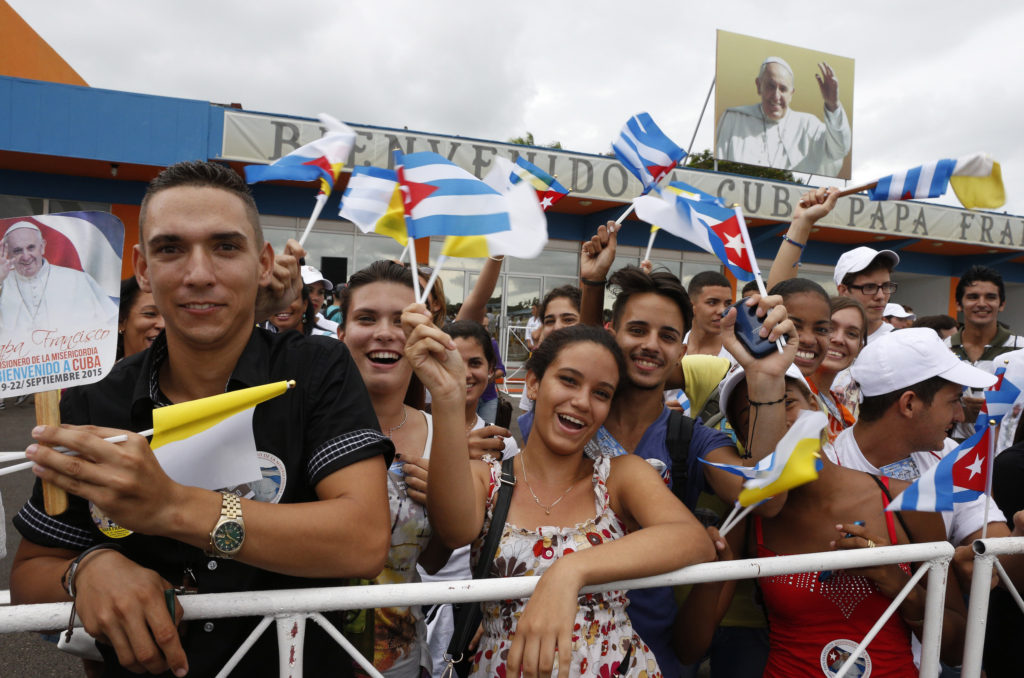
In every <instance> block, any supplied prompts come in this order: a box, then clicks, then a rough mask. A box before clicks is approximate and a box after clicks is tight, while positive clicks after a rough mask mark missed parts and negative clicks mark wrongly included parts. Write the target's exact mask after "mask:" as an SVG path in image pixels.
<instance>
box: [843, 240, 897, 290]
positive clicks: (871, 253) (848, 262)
mask: <svg viewBox="0 0 1024 678" xmlns="http://www.w3.org/2000/svg"><path fill="white" fill-rule="evenodd" d="M877 257H883V258H885V259H888V260H889V263H890V265H891V266H893V267H895V266H896V265H897V264H898V263H900V255H898V254H896V253H895V252H893V251H892V250H881V251H878V250H873V249H871V248H870V247H858V248H856V249H852V250H850V251H849V252H844V253H843V255H842V256H841V257H839V261H837V262H836V271H835V273H834V274H833V275H832V280H834V281H835V283H836V285H842V284H843V278H845V277H846V276H847V275H848V274H850V273H858V272H860V271H863V270H864V269H865V268H867V267H868V266H870V265H871V262H872V261H874V260H875V259H876V258H877Z"/></svg>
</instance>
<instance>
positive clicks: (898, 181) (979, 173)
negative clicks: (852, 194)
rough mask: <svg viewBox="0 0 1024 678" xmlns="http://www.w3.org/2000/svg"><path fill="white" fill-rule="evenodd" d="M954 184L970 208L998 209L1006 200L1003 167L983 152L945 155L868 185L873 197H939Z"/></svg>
mask: <svg viewBox="0 0 1024 678" xmlns="http://www.w3.org/2000/svg"><path fill="white" fill-rule="evenodd" d="M950 184H952V185H953V191H954V193H956V196H957V199H958V200H960V203H961V204H962V205H963V206H964V207H966V208H968V209H975V208H978V207H985V208H989V209H995V208H997V207H1002V205H1003V204H1004V203H1005V202H1006V194H1005V191H1004V189H1003V178H1002V170H1001V169H1000V167H999V163H997V162H995V161H994V160H992V158H990V157H989V156H987V155H985V154H984V153H976V154H974V155H970V156H966V157H964V158H959V159H950V158H945V159H943V160H939V161H938V162H933V163H931V164H928V165H921V166H919V167H914V168H912V169H909V170H907V171H905V172H899V173H897V174H890V175H889V176H887V177H882V178H881V179H879V180H878V182H877V184H876V185H875V187H874V188H871V189H868V196H869V197H870V198H871V199H872V200H911V199H914V198H937V197H939V196H940V195H943V194H944V193H945V192H946V189H947V188H948V187H949V186H950Z"/></svg>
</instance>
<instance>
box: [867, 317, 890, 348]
mask: <svg viewBox="0 0 1024 678" xmlns="http://www.w3.org/2000/svg"><path fill="white" fill-rule="evenodd" d="M893 329H895V328H894V327H893V326H892V325H890V324H889V323H887V322H885V321H884V320H883V321H882V324H881V325H879V326H878V329H877V330H875V331H874V332H872V333H871V334H869V335H868V343H869V344H870V343H871V342H872V341H874V340H875V339H878V338H879V337H884V336H885V335H887V334H889V333H890V332H892V331H893Z"/></svg>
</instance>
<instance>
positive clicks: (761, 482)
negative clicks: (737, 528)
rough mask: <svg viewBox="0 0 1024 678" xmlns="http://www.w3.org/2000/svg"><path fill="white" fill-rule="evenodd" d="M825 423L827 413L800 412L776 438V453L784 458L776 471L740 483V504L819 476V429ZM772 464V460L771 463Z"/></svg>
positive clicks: (752, 503) (820, 441)
mask: <svg viewBox="0 0 1024 678" xmlns="http://www.w3.org/2000/svg"><path fill="white" fill-rule="evenodd" d="M827 426H828V417H826V416H825V415H824V414H822V413H821V412H817V411H815V412H811V411H807V412H803V413H801V414H800V417H799V418H798V419H797V420H796V421H795V422H793V425H792V426H791V427H790V428H789V431H787V432H786V435H784V436H783V437H782V440H780V441H779V446H778V449H777V450H776V451H775V453H774V454H775V455H782V456H783V457H784V458H785V462H784V463H783V464H782V467H781V468H780V469H779V470H778V472H777V473H773V474H771V475H770V476H767V477H763V478H754V479H752V480H748V481H746V482H745V483H743V490H742V491H741V492H740V496H739V498H738V501H739V503H740V505H741V506H752V505H754V504H756V503H758V502H760V501H763V500H765V499H770V498H771V497H774V496H776V495H778V494H782V493H783V492H786V491H788V490H791V489H793V488H794V487H799V486H800V485H803V484H805V483H809V482H811V481H812V480H817V479H818V472H819V471H820V470H821V455H820V454H819V452H820V451H821V445H822V439H821V436H822V432H823V431H824V430H825V427H827ZM773 466H774V464H773Z"/></svg>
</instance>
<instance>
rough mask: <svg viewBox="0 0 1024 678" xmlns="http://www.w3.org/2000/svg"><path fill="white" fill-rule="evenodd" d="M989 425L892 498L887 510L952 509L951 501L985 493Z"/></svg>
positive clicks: (962, 500)
mask: <svg viewBox="0 0 1024 678" xmlns="http://www.w3.org/2000/svg"><path fill="white" fill-rule="evenodd" d="M991 436H992V427H990V426H986V427H985V428H984V429H982V430H980V431H977V432H976V433H975V434H974V435H973V436H971V437H970V438H968V439H967V440H965V441H963V442H962V443H960V445H959V446H958V447H957V448H956V449H954V450H952V451H951V452H950V453H949V454H947V455H946V456H945V457H943V458H942V461H940V462H939V463H938V464H936V465H935V466H932V467H931V468H930V469H928V470H927V471H925V472H924V473H922V474H921V477H920V478H918V479H917V480H915V481H914V482H913V484H911V485H910V487H908V488H907V489H905V490H903V492H902V493H901V494H900V495H899V496H897V497H896V498H895V499H893V500H892V501H891V502H890V503H889V506H887V507H886V510H887V511H952V510H953V504H958V503H961V502H966V501H974V500H975V499H977V498H978V497H980V496H981V495H982V494H984V493H985V488H986V483H987V480H988V473H989V467H990V466H991V462H992V457H991V445H990V439H991Z"/></svg>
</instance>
